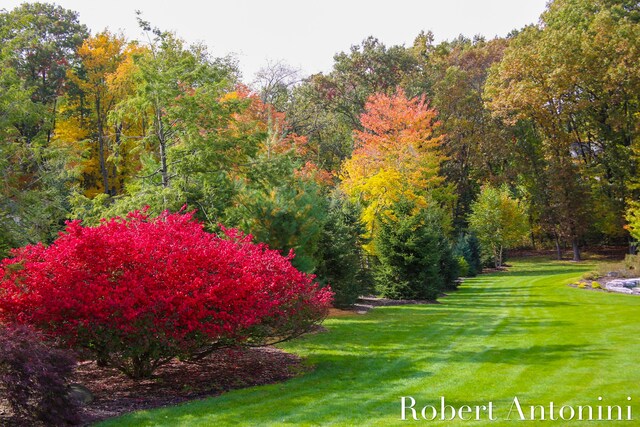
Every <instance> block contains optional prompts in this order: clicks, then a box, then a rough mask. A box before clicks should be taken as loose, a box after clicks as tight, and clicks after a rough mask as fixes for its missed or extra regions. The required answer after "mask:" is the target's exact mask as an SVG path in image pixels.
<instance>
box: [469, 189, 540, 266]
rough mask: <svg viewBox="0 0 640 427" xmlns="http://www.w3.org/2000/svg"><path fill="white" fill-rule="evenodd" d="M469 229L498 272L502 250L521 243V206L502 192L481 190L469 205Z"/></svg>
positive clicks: (523, 227) (524, 223) (523, 224)
mask: <svg viewBox="0 0 640 427" xmlns="http://www.w3.org/2000/svg"><path fill="white" fill-rule="evenodd" d="M469 228H470V229H471V231H472V232H473V233H474V234H475V235H476V236H478V240H479V241H480V244H481V247H482V251H483V252H484V254H485V256H488V257H489V258H490V259H492V261H493V263H494V265H495V266H496V267H497V268H498V267H501V266H502V259H503V253H504V250H505V249H508V248H511V247H513V246H515V245H518V244H520V243H522V242H523V240H524V239H526V237H527V232H528V230H529V226H528V223H527V217H526V214H525V209H524V207H523V206H522V204H521V202H520V201H519V200H517V199H513V198H512V197H511V195H510V194H509V191H508V190H507V189H506V188H501V189H499V188H495V187H490V186H485V187H483V188H482V191H481V192H480V195H479V197H478V200H476V201H475V202H474V203H473V204H472V205H471V214H470V215H469Z"/></svg>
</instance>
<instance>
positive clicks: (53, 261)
mask: <svg viewBox="0 0 640 427" xmlns="http://www.w3.org/2000/svg"><path fill="white" fill-rule="evenodd" d="M192 216H193V215H192V213H189V214H169V213H167V212H165V213H164V214H162V215H160V216H159V217H157V218H150V217H149V216H148V215H146V213H145V212H144V211H143V212H140V211H136V212H132V213H130V214H129V215H128V216H127V217H126V218H114V219H111V220H103V222H102V223H101V224H100V225H99V226H97V227H84V226H82V224H81V223H80V222H79V221H74V222H70V223H68V224H67V227H66V231H65V232H64V233H61V234H60V237H59V238H58V239H57V240H56V241H55V242H54V243H53V244H52V245H51V246H49V247H45V246H44V245H42V244H38V245H32V246H27V247H25V248H22V249H18V250H15V251H14V252H13V258H11V259H7V260H5V261H3V264H2V266H0V322H4V323H17V324H27V325H31V326H33V327H34V328H37V329H40V330H43V331H46V332H47V333H48V334H51V335H52V336H55V337H57V338H58V339H59V340H60V341H61V342H62V343H64V344H65V345H67V346H69V347H73V348H83V349H87V350H89V351H91V352H93V354H94V355H95V358H96V359H97V360H98V361H100V362H101V363H104V364H107V365H110V366H113V367H116V368H118V369H120V370H121V371H122V372H124V373H125V374H126V375H128V376H130V377H132V378H141V377H147V376H149V375H151V373H152V372H153V371H154V370H155V369H156V368H157V367H159V366H161V365H162V364H164V363H166V362H168V361H169V360H171V359H172V358H174V357H182V358H193V357H200V356H203V355H206V354H208V353H209V352H211V351H213V349H215V348H220V347H223V346H230V345H238V344H252V345H260V344H264V343H268V342H271V341H280V340H284V339H287V338H291V337H294V336H297V335H299V334H301V333H303V332H305V331H308V330H309V329H310V328H311V327H313V326H314V325H315V324H317V323H318V322H320V321H321V320H322V319H323V318H324V317H325V316H326V314H327V311H328V307H329V305H330V303H331V297H332V294H331V291H330V289H329V288H322V289H320V288H319V287H318V285H317V284H316V283H314V281H313V277H312V276H309V275H307V274H304V273H301V272H300V271H298V270H296V269H295V268H294V267H293V266H292V265H291V259H292V258H293V254H290V255H289V256H282V255H281V254H280V253H279V252H277V251H275V250H271V249H269V248H268V247H266V246H265V245H263V244H254V243H252V242H251V237H250V236H245V235H243V234H242V233H240V232H238V231H236V230H233V229H229V230H224V235H223V236H217V235H213V234H209V233H207V232H205V231H204V230H203V226H202V224H201V223H199V222H196V221H195V220H193V217H192Z"/></svg>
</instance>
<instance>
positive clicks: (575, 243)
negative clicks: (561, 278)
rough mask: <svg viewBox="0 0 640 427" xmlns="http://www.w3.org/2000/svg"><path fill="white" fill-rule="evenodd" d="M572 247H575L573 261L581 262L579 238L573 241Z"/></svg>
mask: <svg viewBox="0 0 640 427" xmlns="http://www.w3.org/2000/svg"><path fill="white" fill-rule="evenodd" d="M571 246H573V260H574V261H580V260H581V259H580V245H578V238H577V237H574V238H573V239H571Z"/></svg>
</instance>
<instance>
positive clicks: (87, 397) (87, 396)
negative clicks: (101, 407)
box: [69, 384, 93, 405]
mask: <svg viewBox="0 0 640 427" xmlns="http://www.w3.org/2000/svg"><path fill="white" fill-rule="evenodd" d="M69 397H70V398H71V399H73V400H75V401H76V402H79V403H80V404H82V405H86V404H89V403H91V402H93V393H91V390H89V389H88V388H86V387H85V386H83V385H82V384H71V385H70V386H69Z"/></svg>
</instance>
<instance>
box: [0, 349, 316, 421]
mask: <svg viewBox="0 0 640 427" xmlns="http://www.w3.org/2000/svg"><path fill="white" fill-rule="evenodd" d="M309 369H310V368H309V367H308V366H305V365H304V364H303V363H302V360H301V359H300V358H299V357H297V356H295V355H293V354H289V353H285V352H284V351H281V350H278V349H276V348H273V347H259V348H249V349H234V350H223V351H219V352H217V353H214V354H212V355H211V356H209V357H207V358H205V359H203V360H202V361H201V362H199V363H182V362H180V361H177V360H176V361H173V362H171V363H170V364H168V365H165V366H163V367H161V368H159V369H158V370H157V371H156V373H155V374H154V376H153V378H150V379H147V380H142V381H133V380H131V379H129V378H127V377H125V376H124V375H122V374H120V373H119V372H118V371H116V370H114V369H109V368H99V367H98V366H97V365H96V364H95V362H82V363H80V364H79V366H78V369H77V371H76V377H75V379H74V381H75V382H76V383H78V384H81V385H83V386H85V387H86V388H88V389H89V390H90V391H91V392H92V393H93V395H94V400H93V402H91V403H88V404H87V405H85V406H83V410H82V419H83V425H89V424H91V423H94V422H97V421H100V420H104V419H106V418H111V417H116V416H118V415H122V414H125V413H128V412H132V411H136V410H140V409H150V408H158V407H161V406H167V405H175V404H178V403H181V402H185V401H187V400H192V399H198V398H203V397H207V396H215V395H218V394H221V393H224V392H226V391H229V390H233V389H238V388H244V387H250V386H254V385H262V384H270V383H275V382H280V381H284V380H286V379H289V378H292V377H294V376H297V375H299V374H301V373H303V372H306V371H308V370H309ZM23 425H24V424H23V423H22V424H21V423H20V422H19V421H17V420H15V419H13V418H12V417H11V415H10V410H9V409H8V408H7V407H6V406H3V402H2V401H1V400H0V426H23Z"/></svg>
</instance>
